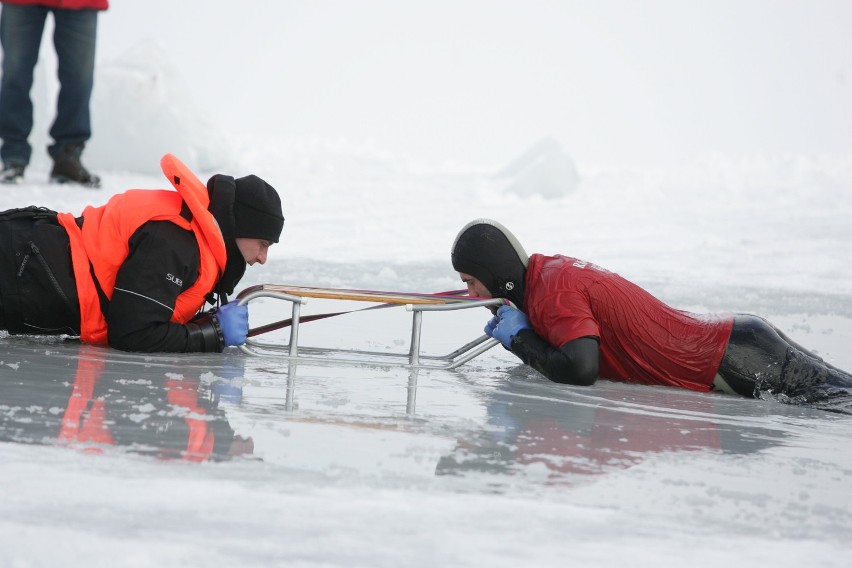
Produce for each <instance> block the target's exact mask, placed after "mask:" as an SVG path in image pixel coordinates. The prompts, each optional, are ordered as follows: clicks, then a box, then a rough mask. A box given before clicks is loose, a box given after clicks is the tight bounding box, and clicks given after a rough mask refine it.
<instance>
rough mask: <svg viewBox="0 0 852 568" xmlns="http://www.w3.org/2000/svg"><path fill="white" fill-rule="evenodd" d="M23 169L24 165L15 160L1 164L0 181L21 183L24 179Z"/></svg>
mask: <svg viewBox="0 0 852 568" xmlns="http://www.w3.org/2000/svg"><path fill="white" fill-rule="evenodd" d="M24 169H26V166H25V165H23V164H19V163H17V162H10V163H8V164H3V171H2V172H0V183H21V182H22V181H24Z"/></svg>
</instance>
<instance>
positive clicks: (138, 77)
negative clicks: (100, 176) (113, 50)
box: [86, 41, 233, 174]
mask: <svg viewBox="0 0 852 568" xmlns="http://www.w3.org/2000/svg"><path fill="white" fill-rule="evenodd" d="M96 73H97V76H96V79H95V81H96V88H95V90H94V93H93V96H92V105H91V106H92V132H93V136H92V139H91V141H90V143H89V144H88V145H87V148H86V162H87V164H88V165H90V167H91V168H92V169H93V170H95V171H98V170H113V171H115V170H119V171H132V172H139V173H147V174H158V173H159V163H160V158H161V157H162V156H163V154H165V153H167V152H171V153H173V154H175V155H177V156H180V158H181V160H183V161H184V162H186V164H187V165H188V166H189V167H190V168H192V169H194V170H195V171H210V170H216V169H220V168H222V167H225V166H228V165H230V164H231V163H232V162H233V160H232V159H231V156H232V155H233V152H231V151H229V143H228V140H227V139H226V138H225V136H224V135H223V134H222V133H221V132H218V131H217V128H216V126H215V125H214V124H213V123H212V122H211V121H210V120H208V118H207V117H206V116H205V114H204V113H203V111H202V110H201V109H199V108H198V106H197V104H196V102H195V101H194V100H193V97H192V89H191V88H190V87H189V86H187V85H186V84H185V83H184V81H183V80H182V76H181V74H180V72H179V70H178V69H177V68H176V67H175V66H174V65H173V64H172V62H171V58H170V56H169V55H168V52H167V50H166V49H165V48H164V47H163V46H162V45H161V44H159V43H158V42H156V41H145V42H142V43H140V44H137V45H136V46H135V47H134V48H132V49H130V50H128V51H127V52H125V53H124V54H123V55H121V56H120V57H119V58H117V59H115V60H113V61H107V62H104V63H101V64H99V66H98V68H97V71H96ZM194 88H198V86H195V87H194ZM203 88H210V85H204V86H203Z"/></svg>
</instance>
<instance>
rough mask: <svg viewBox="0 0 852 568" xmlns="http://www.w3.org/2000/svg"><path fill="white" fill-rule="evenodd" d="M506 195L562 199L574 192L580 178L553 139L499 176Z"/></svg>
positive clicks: (539, 144)
mask: <svg viewBox="0 0 852 568" xmlns="http://www.w3.org/2000/svg"><path fill="white" fill-rule="evenodd" d="M496 178H497V181H498V182H499V183H501V185H502V187H503V191H504V192H506V193H514V194H517V195H520V196H523V197H526V196H530V195H540V196H542V197H545V198H553V197H562V196H564V195H568V194H569V193H572V192H574V190H576V189H577V186H578V185H579V183H580V176H579V175H578V174H577V168H576V166H575V165H574V161H573V160H572V159H571V157H570V156H568V154H566V153H565V152H564V151H563V149H562V146H561V145H560V144H559V142H557V141H556V140H555V139H554V138H551V137H546V138H542V139H541V140H539V141H538V142H536V143H535V144H533V145H532V146H531V147H530V148H529V149H528V150H527V151H526V152H524V153H523V154H521V155H520V156H519V157H518V158H517V159H515V160H514V161H513V162H512V163H510V164H509V165H508V166H506V167H505V168H503V169H502V170H500V172H498V173H497V176H496Z"/></svg>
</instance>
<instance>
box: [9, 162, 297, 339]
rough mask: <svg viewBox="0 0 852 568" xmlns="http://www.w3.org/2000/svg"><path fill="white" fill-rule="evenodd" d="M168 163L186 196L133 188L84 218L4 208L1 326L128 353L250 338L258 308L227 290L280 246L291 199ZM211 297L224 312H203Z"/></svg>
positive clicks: (256, 183)
mask: <svg viewBox="0 0 852 568" xmlns="http://www.w3.org/2000/svg"><path fill="white" fill-rule="evenodd" d="M161 166H162V168H163V172H164V173H165V174H166V177H167V178H168V179H169V181H171V182H172V185H173V186H174V188H175V190H177V191H172V190H142V189H133V190H128V191H126V192H124V193H120V194H117V195H114V196H113V197H112V198H111V199H110V200H109V201H108V202H107V203H106V204H105V205H102V206H99V207H94V206H89V207H87V208H86V209H85V210H84V211H83V213H82V215H81V216H79V217H75V216H74V215H72V214H70V213H56V212H54V211H50V210H48V209H45V208H41V207H27V208H23V209H13V210H10V211H6V212H0V329H6V330H7V331H8V332H9V333H12V334H52V335H57V334H68V335H79V336H80V339H81V340H83V341H84V342H87V343H91V344H101V345H105V344H108V345H110V346H112V347H115V348H117V349H122V350H125V351H146V352H154V351H171V352H190V351H208V352H209V351H222V350H223V349H224V348H225V347H227V346H233V345H240V344H242V343H244V342H245V340H246V336H247V333H248V329H249V327H248V310H247V308H246V306H239V305H237V304H236V303H228V299H227V295H228V294H231V293H233V291H234V288H235V286H236V285H237V283H238V282H239V281H240V278H242V276H243V274H244V273H245V269H246V265H247V264H249V265H252V264H255V263H256V262H259V263H260V264H264V263H265V262H266V255H267V251H268V249H269V247H270V246H271V245H272V244H273V243H277V242H278V238H279V236H280V234H281V230H282V228H283V226H284V216H283V214H282V212H281V199H280V198H279V196H278V193H277V192H276V191H275V189H274V188H273V187H272V186H271V185H269V184H268V183H266V182H265V181H263V180H262V179H260V178H259V177H257V176H254V175H249V176H246V177H241V178H237V179H235V178H233V177H231V176H227V175H221V174H217V175H214V176H213V177H211V178H210V180H209V181H208V182H207V185H206V186H205V185H204V184H203V183H202V182H201V181H200V180H198V178H197V177H196V176H195V175H194V174H193V173H192V172H191V171H190V170H189V169H188V168H187V167H186V166H185V165H184V164H183V163H181V162H180V161H179V160H178V159H177V158H175V157H174V156H172V155H169V154H167V155H166V156H164V157H163V159H162V161H161ZM205 302H209V303H210V304H215V305H219V307H218V308H216V309H214V310H213V311H212V312H208V313H200V312H201V308H202V307H203V306H204V304H205Z"/></svg>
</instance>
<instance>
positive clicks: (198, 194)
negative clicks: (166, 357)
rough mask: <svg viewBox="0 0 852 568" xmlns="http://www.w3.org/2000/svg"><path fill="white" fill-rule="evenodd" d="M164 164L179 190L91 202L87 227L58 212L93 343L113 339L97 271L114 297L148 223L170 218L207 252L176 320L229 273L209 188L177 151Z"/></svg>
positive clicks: (85, 335) (85, 329)
mask: <svg viewBox="0 0 852 568" xmlns="http://www.w3.org/2000/svg"><path fill="white" fill-rule="evenodd" d="M160 166H161V167H162V169H163V173H164V174H166V177H167V178H168V179H169V181H170V182H171V183H172V185H173V186H174V188H175V189H176V190H177V193H175V192H174V191H171V190H165V189H164V190H149V189H131V190H128V191H126V192H124V193H120V194H117V195H114V196H113V197H112V198H111V199H110V200H109V201H108V202H107V203H106V205H103V206H100V207H92V206H89V207H87V208H86V209H85V210H84V211H83V227H82V229H81V228H80V227H79V226H78V225H77V223H76V220H75V218H74V216H73V215H72V214H71V213H60V214H59V215H58V216H57V218H58V220H59V223H60V224H61V225H62V226H63V227H64V228H65V231H66V232H67V233H68V238H69V241H70V243H71V262H72V265H73V267H74V277H75V279H76V283H77V293H78V295H79V298H80V338H81V339H82V340H83V341H85V342H87V343H93V344H98V345H104V344H106V343H107V322H106V318H104V315H103V313H102V312H101V306H100V300H99V299H98V292H97V287H96V286H95V281H94V279H93V278H92V272H94V275H95V278H97V282H98V284H99V285H100V288H101V290H103V292H104V294H105V295H106V297H107V298H109V299H112V294H113V290H114V288H115V278H116V276H117V274H118V270H119V268H120V267H121V265H122V264H123V263H124V260H125V259H126V258H127V255H128V253H129V246H130V245H129V241H130V237H132V236H133V234H134V233H135V232H136V230H137V229H138V228H139V227H141V226H142V225H143V224H145V223H147V222H148V221H170V222H172V223H174V224H176V225H178V226H179V227H181V228H184V229H187V230H191V231H192V232H193V233H194V235H195V238H196V240H197V241H198V248H199V251H200V256H201V262H200V265H199V272H198V278H197V279H196V281H195V283H194V284H193V285H192V286H190V287H189V288H187V289H186V290H184V291H183V292H181V294H180V295H179V296H178V298H177V302H176V303H175V309H174V312H173V313H172V317H171V321H172V322H174V323H180V324H184V323H186V322H188V321H189V320H190V318H192V316H194V315H195V314H196V313H198V311H199V310H200V309H201V307H202V306H203V305H204V299H205V297H206V296H207V295H208V294H209V293H210V292H211V291H212V290H213V288H214V286H215V285H216V283H217V282H218V281H219V278H220V277H221V276H222V273H223V272H224V271H225V262H226V260H227V252H226V250H225V240H224V239H223V237H222V232H221V231H220V230H219V225H218V224H217V223H216V219H214V217H213V214H212V213H210V211H208V210H207V207H208V206H209V205H210V197H209V195H208V193H207V187H206V186H205V185H204V184H203V183H202V182H201V180H199V179H198V177H196V176H195V174H193V173H192V172H191V171H190V170H189V168H187V167H186V165H184V164H183V163H182V162H181V161H180V160H178V159H177V158H176V157H174V156H173V155H171V154H166V155H165V156H163V158H162V160H160ZM184 203H186V205H187V207H188V208H189V210H190V212H191V213H192V221H187V220H186V219H185V218H184V217H182V216H181V210H182V207H183V204H184Z"/></svg>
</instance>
